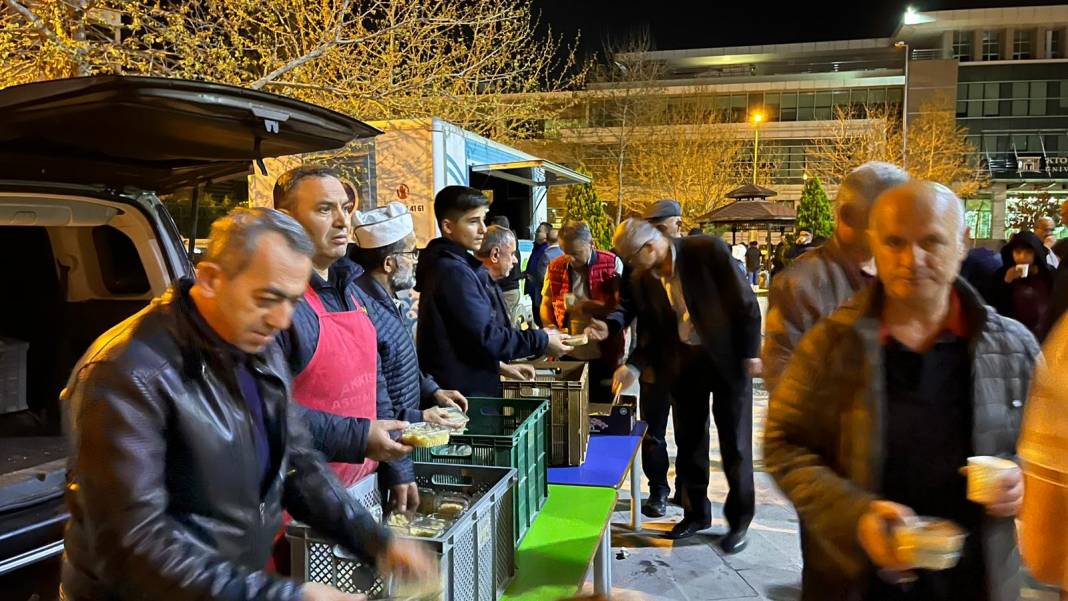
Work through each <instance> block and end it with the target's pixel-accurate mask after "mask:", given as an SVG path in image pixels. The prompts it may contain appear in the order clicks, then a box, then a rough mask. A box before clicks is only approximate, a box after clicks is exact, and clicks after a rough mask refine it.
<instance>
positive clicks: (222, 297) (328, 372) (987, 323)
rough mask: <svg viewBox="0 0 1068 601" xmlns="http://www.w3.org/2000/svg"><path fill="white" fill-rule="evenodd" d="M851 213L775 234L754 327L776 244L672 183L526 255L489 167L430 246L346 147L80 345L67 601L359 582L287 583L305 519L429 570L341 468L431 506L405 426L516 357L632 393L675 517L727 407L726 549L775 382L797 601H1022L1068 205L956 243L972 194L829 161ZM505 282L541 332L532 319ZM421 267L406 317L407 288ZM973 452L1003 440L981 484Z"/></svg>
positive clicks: (1053, 558)
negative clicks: (765, 252)
mask: <svg viewBox="0 0 1068 601" xmlns="http://www.w3.org/2000/svg"><path fill="white" fill-rule="evenodd" d="M835 206H836V217H837V218H836V226H835V231H834V235H833V236H832V237H831V239H830V240H827V241H825V242H824V243H822V244H814V243H813V241H812V239H811V235H810V234H809V233H808V232H801V233H800V235H799V236H798V238H797V243H796V244H795V246H794V249H793V250H792V251H785V250H784V251H783V252H782V253H781V257H780V258H781V259H783V262H782V264H781V265H780V267H779V268H778V269H777V271H776V273H775V274H774V276H773V278H772V280H771V287H770V292H769V297H768V312H767V321H766V333H765V334H764V335H763V336H762V327H761V326H762V320H761V311H760V307H759V305H758V302H757V297H756V294H755V293H754V286H753V284H755V283H756V277H757V274H758V272H759V271H760V269H761V257H760V250H759V248H758V247H756V246H751V247H749V248H747V249H745V250H744V252H742V253H741V256H739V254H738V253H736V252H733V251H732V249H731V248H730V247H729V246H728V245H727V244H726V243H724V242H723V241H722V240H720V239H719V238H717V237H713V236H706V235H702V234H700V233H697V232H691V235H688V236H683V235H682V225H683V218H682V211H681V207H680V206H679V203H677V202H675V201H673V200H661V201H658V202H656V203H654V204H652V205H651V206H650V208H649V210H648V211H647V212H646V213H645V214H644V215H642V216H634V217H631V218H628V219H626V220H625V221H624V222H623V223H621V224H619V225H618V227H617V229H616V231H615V234H614V237H613V241H612V248H611V249H602V248H597V244H596V243H595V241H594V236H593V234H592V232H591V230H590V227H589V226H588V225H587V224H585V223H582V222H568V223H566V224H564V225H563V227H562V228H559V229H557V228H555V227H553V226H552V225H550V224H548V223H542V224H540V225H539V226H538V228H537V230H536V232H535V235H534V247H533V250H532V252H531V253H530V255H529V257H528V261H527V265H526V267H525V268H521V267H520V262H521V261H520V254H519V250H518V240H517V237H516V234H515V233H514V232H513V231H512V230H511V229H509V224H508V223H507V221H506V220H501V219H499V217H498V216H494V217H489V218H488V214H489V212H490V200H489V199H488V198H487V197H486V196H485V195H484V194H482V193H481V192H480V191H478V190H476V189H473V188H469V187H464V186H449V187H446V188H444V189H442V190H441V191H440V192H438V194H437V195H436V196H435V198H434V214H435V216H436V219H437V226H438V229H439V231H440V237H438V238H436V239H434V240H432V241H431V242H430V243H429V244H428V245H427V246H426V248H423V249H419V248H417V245H416V238H415V234H414V224H413V220H412V216H411V214H409V212H408V209H407V208H406V207H405V206H404V205H402V204H400V203H390V204H389V205H387V206H384V207H380V208H377V209H374V210H371V211H359V210H356V209H355V195H354V193H353V191H352V189H351V187H349V186H347V185H345V184H344V183H343V182H342V181H341V180H340V179H339V178H338V176H337V175H336V174H335V173H334V172H332V171H330V170H329V169H325V168H321V167H316V166H304V167H299V168H296V169H294V170H292V171H289V172H287V173H285V174H284V175H282V176H281V177H280V178H279V179H278V181H277V183H276V185H275V189H274V208H273V209H264V208H260V209H238V210H235V211H234V212H233V213H231V214H230V215H228V216H226V217H224V218H222V219H220V220H218V221H216V222H215V223H214V224H213V226H212V231H211V238H210V242H209V244H208V246H207V249H206V251H205V254H204V257H203V260H202V261H201V262H200V264H199V266H198V268H197V271H196V275H195V277H194V278H192V279H189V280H181V281H179V282H177V283H176V284H175V285H174V286H173V287H172V288H171V289H170V290H169V291H168V292H167V293H166V294H165V295H164V296H162V297H160V298H158V299H156V300H154V301H153V302H152V303H151V304H150V305H149V306H148V307H146V308H145V309H144V310H142V311H140V312H139V313H137V314H135V315H134V316H132V317H130V318H129V319H127V320H125V321H124V322H122V323H120V324H118V325H116V326H115V327H114V328H113V329H112V330H111V331H109V332H108V333H106V334H105V335H104V336H102V337H101V338H100V339H99V340H97V342H96V343H95V344H94V345H93V346H92V347H91V348H90V349H89V350H88V352H87V353H86V354H85V355H84V356H83V358H82V359H81V361H80V362H79V363H78V365H77V366H76V367H75V369H74V372H73V374H72V376H71V379H70V382H69V385H68V387H67V389H66V390H65V392H64V400H65V405H66V408H67V411H68V415H69V424H70V426H71V440H72V449H73V453H72V457H71V461H70V470H69V480H70V481H69V486H68V488H67V498H68V504H69V506H70V508H71V520H70V525H69V527H68V530H67V533H66V541H65V544H66V553H65V554H64V559H63V562H64V565H63V576H62V595H63V597H64V599H69V600H71V601H90V600H94V601H95V600H98V599H119V598H146V597H160V598H174V599H202V598H220V599H271V600H278V601H289V600H293V601H296V600H304V601H326V600H330V601H333V600H339V601H340V600H343V599H351V597H349V596H346V595H344V594H343V593H340V592H339V591H337V590H335V589H333V588H331V587H328V586H325V585H318V584H304V585H300V584H298V583H297V582H296V581H295V580H293V579H290V578H289V577H288V575H289V572H290V566H289V565H288V563H289V562H288V559H287V558H288V556H289V552H288V549H287V548H286V542H285V538H284V537H283V536H281V526H282V524H283V521H284V520H286V519H289V517H288V516H289V515H292V517H293V518H296V519H299V520H301V521H303V522H306V523H308V524H310V525H311V526H313V527H314V528H315V529H316V530H317V531H319V532H320V533H322V534H324V535H326V536H328V537H330V538H331V539H332V540H334V541H336V543H337V544H338V545H340V547H342V548H344V549H345V550H346V551H348V552H350V553H353V554H355V555H356V556H358V557H360V558H362V559H363V560H364V561H366V562H370V563H373V564H375V565H376V566H377V567H378V569H379V570H380V571H381V572H382V573H383V574H388V573H394V574H396V575H398V576H399V577H401V578H413V579H426V580H431V579H433V578H434V577H435V573H436V569H437V568H436V567H435V565H434V561H433V559H432V557H431V554H430V553H429V552H428V551H427V549H426V548H424V547H422V546H420V545H417V544H414V543H411V542H408V541H406V540H404V539H400V538H397V537H395V536H393V535H392V534H391V532H390V531H389V530H388V529H386V528H383V527H382V526H381V525H379V524H377V523H375V521H374V520H373V519H372V518H371V517H370V515H369V514H368V513H367V511H366V510H365V509H364V508H363V507H362V506H361V505H360V504H359V503H357V502H356V501H355V500H353V499H351V498H349V497H348V496H347V495H346V494H345V491H344V488H345V487H347V486H350V485H352V484H354V483H355V482H357V481H358V480H360V479H361V478H363V477H364V476H366V475H367V474H370V473H372V472H374V473H377V474H378V481H379V485H380V488H381V490H382V493H383V497H384V499H385V502H386V503H387V504H388V505H389V507H390V508H392V509H394V510H400V511H405V510H411V509H414V508H415V507H418V506H419V504H420V499H419V487H418V486H417V484H416V482H415V476H414V470H413V466H412V463H411V460H410V457H409V453H410V452H411V451H412V449H411V448H410V447H408V446H406V445H403V444H401V443H399V442H397V440H396V433H397V432H398V431H399V430H401V429H403V428H405V427H406V426H408V425H409V424H410V423H413V422H430V423H440V424H446V423H448V422H449V415H450V413H449V411H448V409H450V408H459V409H460V410H466V409H467V398H468V397H470V396H490V397H499V396H501V393H502V384H501V378H502V377H506V378H513V379H528V380H529V379H533V377H534V371H533V368H531V367H530V366H529V365H527V364H523V363H515V362H516V361H517V360H522V359H527V358H532V357H541V356H550V357H556V358H562V359H571V360H577V361H586V362H588V363H589V366H590V371H589V374H590V378H589V381H590V388H591V390H590V395H591V400H594V401H601V402H610V401H611V399H612V397H613V396H614V395H615V394H618V393H620V392H621V391H624V390H628V389H631V388H632V387H635V386H636V387H638V388H639V389H640V396H639V402H640V413H641V417H642V419H643V420H644V421H646V422H647V423H648V433H647V435H646V437H645V439H644V441H643V443H642V449H641V453H642V465H643V467H644V470H645V473H646V476H647V477H648V480H649V496H648V498H647V499H645V501H644V502H643V503H642V512H643V513H644V514H646V515H648V516H651V517H662V516H664V515H665V513H666V507H667V504H668V503H669V501H673V502H675V503H677V504H678V505H680V506H681V507H682V509H683V517H682V519H681V520H680V521H679V522H678V523H676V524H675V525H674V526H673V528H672V529H671V530H670V531H669V532H668V533H666V535H665V536H666V537H667V538H669V539H675V540H677V539H683V538H687V537H690V536H693V535H694V534H696V533H698V532H701V531H704V530H707V529H708V528H709V527H710V526H711V523H712V503H711V500H710V499H709V496H708V484H709V467H710V466H709V450H710V433H711V432H710V429H711V428H710V422H711V421H714V422H715V425H716V432H717V435H718V437H719V445H718V446H719V449H720V454H721V459H722V467H723V471H724V473H725V475H726V480H727V483H728V485H729V492H728V495H727V498H726V499H725V501H724V505H723V506H724V509H723V512H724V516H725V518H726V521H727V523H728V526H729V530H728V532H727V533H726V534H725V535H724V536H723V537H722V538H721V539H720V540H719V546H720V547H721V549H722V550H723V551H724V552H725V553H737V552H739V551H741V550H742V549H744V548H745V547H746V545H747V543H748V540H749V539H748V529H749V526H750V523H751V521H752V520H753V517H754V514H755V487H754V480H753V440H752V432H753V379H754V378H755V377H762V378H763V381H764V385H765V387H766V388H767V390H768V391H769V393H770V404H769V411H768V421H767V426H766V432H765V441H764V446H765V464H766V466H767V469H768V470H769V471H770V472H771V474H772V475H773V476H774V478H775V480H776V482H777V483H778V485H779V486H780V488H781V489H782V490H783V492H784V493H785V494H786V496H787V497H788V498H789V499H790V501H791V502H792V503H793V504H794V505H795V507H796V508H797V512H798V515H799V518H800V523H801V533H802V550H803V555H804V572H803V597H804V599H858V600H859V599H864V600H882V599H922V600H939V599H962V600H969V601H971V600H984V601H1001V600H1006V601H1008V600H1010V599H1017V598H1018V597H1019V591H1020V577H1021V561H1020V549H1023V551H1024V559H1025V560H1026V562H1027V564H1028V566H1029V567H1030V568H1031V570H1032V573H1033V574H1034V575H1035V576H1037V577H1039V578H1042V579H1043V580H1045V581H1047V582H1050V583H1053V584H1054V585H1056V586H1059V587H1061V588H1068V585H1066V572H1068V547H1066V546H1065V541H1066V540H1068V536H1066V535H1068V532H1065V530H1064V524H1065V523H1068V522H1066V520H1065V518H1068V496H1066V495H1065V493H1064V491H1065V487H1066V484H1065V483H1066V480H1065V479H1066V478H1068V476H1066V474H1068V465H1066V463H1065V456H1066V455H1065V453H1064V451H1065V449H1066V448H1068V446H1066V445H1068V423H1066V421H1065V418H1064V415H1065V413H1064V411H1063V409H1062V407H1061V405H1060V403H1061V402H1063V401H1064V400H1065V399H1064V396H1065V393H1064V390H1065V387H1064V386H1059V385H1058V384H1060V382H1061V380H1063V378H1064V376H1063V373H1064V371H1063V369H1062V366H1063V363H1062V362H1061V360H1062V358H1063V357H1064V356H1065V354H1068V325H1065V324H1063V323H1059V322H1058V320H1059V317H1060V315H1061V313H1063V311H1064V308H1065V307H1066V306H1068V299H1065V298H1064V297H1065V296H1066V295H1068V262H1063V261H1058V260H1057V259H1058V257H1057V255H1056V253H1055V252H1054V251H1053V250H1051V249H1055V248H1056V244H1054V243H1053V242H1048V241H1046V240H1045V237H1046V236H1048V234H1049V233H1051V231H1052V223H1046V222H1044V221H1043V222H1039V223H1036V224H1035V231H1034V232H1030V231H1025V232H1020V233H1018V234H1016V235H1014V236H1013V237H1012V239H1011V240H1010V241H1009V242H1008V243H1007V244H1006V245H1005V246H1004V248H1002V249H1001V252H1000V253H993V252H986V253H982V252H977V249H973V250H972V251H968V250H967V245H966V238H967V235H968V233H967V228H966V227H965V221H964V213H963V204H962V202H961V201H960V199H958V198H957V197H956V196H955V195H954V194H953V192H952V191H950V190H949V189H948V188H946V187H944V186H942V185H939V184H937V183H932V182H924V181H917V180H913V179H911V178H910V177H909V176H908V175H907V174H906V173H905V172H904V171H902V170H901V169H899V168H898V167H896V166H893V165H889V164H885V163H868V164H865V165H862V166H861V167H859V168H857V169H856V170H854V171H852V172H851V173H849V174H847V175H846V176H845V177H844V178H842V180H841V183H840V186H839V188H838V193H837V198H836V202H835ZM1065 212H1066V213H1068V203H1066V205H1065ZM754 251H755V252H754ZM791 252H792V253H793V254H792V255H791V254H790V253H791ZM1061 265H1063V266H1061ZM519 282H525V291H526V294H527V296H529V297H530V300H531V302H532V307H533V317H534V322H535V324H536V326H537V327H530V328H526V329H524V328H520V327H517V326H516V321H517V319H516V317H517V306H518V304H519V301H520V294H521V291H520V286H519ZM410 289H414V290H416V291H418V293H419V311H418V329H417V334H416V336H415V337H414V339H413V337H412V335H411V333H410V331H409V329H408V328H407V327H406V326H405V318H404V315H402V314H401V312H400V310H399V309H398V308H397V300H398V296H399V295H400V294H402V293H404V292H405V291H407V290H410ZM583 337H584V342H585V343H583V344H579V343H576V342H575V340H576V339H583ZM1043 339H1045V341H1046V344H1047V347H1046V351H1045V355H1044V356H1045V359H1044V360H1043V354H1042V353H1041V352H1040V350H1039V342H1040V341H1041V340H1043ZM1029 394H1030V395H1031V400H1030V401H1028V395H1029ZM710 399H711V402H710ZM672 416H673V417H672ZM669 417H672V419H673V424H674V434H675V439H676V443H677V448H678V455H677V459H676V478H675V481H674V482H669V481H668V473H669V467H670V466H669V457H668V452H667V444H666V440H665V438H666V435H667V424H668V419H669ZM976 457H999V458H1006V459H1010V460H1012V461H1013V462H1014V463H1012V465H1013V469H1006V470H1004V471H1003V472H1001V473H1000V474H999V476H998V478H997V480H996V482H995V483H994V485H993V488H992V491H993V492H992V493H991V494H989V495H987V496H986V497H985V498H984V499H983V500H982V501H981V502H977V501H974V500H971V495H970V494H969V478H973V477H975V476H974V473H972V470H973V469H975V468H971V467H968V466H969V464H970V461H971V460H972V459H974V458H976ZM222 458H226V459H225V460H222ZM327 461H329V462H330V463H329V464H327V463H326V462H327ZM1021 466H1022V467H1021ZM672 488H674V492H675V495H674V497H672V494H671V493H672ZM1024 490H1026V491H1027V494H1024ZM283 510H284V511H285V512H288V513H287V514H285V515H283ZM1021 512H1022V513H1021ZM917 516H925V517H929V518H940V519H944V520H951V521H952V522H953V523H954V524H955V525H956V527H959V528H960V529H962V530H963V531H964V532H965V533H966V534H967V537H966V539H965V542H964V543H963V547H962V549H961V550H960V558H959V561H958V562H957V563H956V564H955V567H952V568H951V569H945V570H926V569H918V567H917V566H916V565H915V564H913V563H910V558H909V557H908V556H906V555H903V553H902V549H901V547H900V545H898V544H897V543H896V542H895V541H896V538H895V536H896V534H895V533H896V532H897V531H898V529H900V528H902V527H904V526H906V525H909V524H912V523H914V522H915V520H916V518H917ZM1018 517H1019V518H1021V524H1022V527H1021V530H1020V532H1021V534H1022V535H1023V536H1022V539H1020V540H1021V542H1020V544H1018V543H1017V541H1018V538H1017V524H1016V518H1018ZM1063 598H1068V596H1063Z"/></svg>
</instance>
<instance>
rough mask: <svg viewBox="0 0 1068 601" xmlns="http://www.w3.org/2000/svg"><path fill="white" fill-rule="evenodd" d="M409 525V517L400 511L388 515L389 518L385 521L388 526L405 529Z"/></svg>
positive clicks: (410, 520)
mask: <svg viewBox="0 0 1068 601" xmlns="http://www.w3.org/2000/svg"><path fill="white" fill-rule="evenodd" d="M411 523H412V518H411V516H409V515H408V514H407V513H404V512H401V511H396V512H393V513H391V514H389V518H387V519H386V524H387V525H389V526H403V527H405V528H407V527H408V526H409V525H410V524H411Z"/></svg>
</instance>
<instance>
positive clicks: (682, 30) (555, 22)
mask: <svg viewBox="0 0 1068 601" xmlns="http://www.w3.org/2000/svg"><path fill="white" fill-rule="evenodd" d="M1062 3H1063V2H1027V1H1019V0H994V1H984V0H971V1H961V0H943V1H938V0H914V1H912V2H908V1H906V0H851V1H845V2H843V1H837V0H836V1H828V2H811V1H808V2H804V1H802V2H792V3H790V4H789V5H788V6H776V5H779V4H780V3H779V2H775V3H772V2H768V1H767V0H763V1H762V0H755V1H752V0H750V1H746V0H700V1H689V2H682V1H679V0H644V1H634V0H533V4H534V8H535V10H539V11H541V20H542V22H543V24H548V25H550V26H551V27H552V29H553V31H554V32H557V33H561V34H564V35H565V37H566V38H567V39H574V36H575V35H576V33H579V32H581V35H582V40H581V45H580V49H581V51H582V52H583V53H584V54H585V55H587V56H592V55H593V54H595V53H599V52H600V51H601V49H602V48H603V47H604V41H605V40H606V39H609V38H613V39H618V38H620V37H626V36H628V35H629V34H630V33H631V32H634V31H637V30H641V29H643V28H648V30H649V32H650V33H651V34H652V38H653V42H654V48H655V49H658V50H674V49H679V48H709V47H718V46H741V45H749V44H772V43H788V42H817V41H822V40H842V39H853V38H867V37H888V36H890V35H891V34H892V33H893V32H894V30H895V29H896V28H897V25H898V23H899V22H900V20H901V15H902V14H903V13H904V12H905V7H906V6H910V5H911V6H913V7H914V8H915V9H916V10H919V11H924V10H951V9H961V8H988V7H1009V6H1036V5H1042V4H1062Z"/></svg>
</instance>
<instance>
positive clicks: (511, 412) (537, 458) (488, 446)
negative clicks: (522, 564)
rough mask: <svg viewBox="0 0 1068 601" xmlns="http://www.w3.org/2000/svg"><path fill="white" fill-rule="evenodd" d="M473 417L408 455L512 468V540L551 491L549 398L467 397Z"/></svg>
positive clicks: (526, 526) (524, 529)
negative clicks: (442, 441)
mask: <svg viewBox="0 0 1068 601" xmlns="http://www.w3.org/2000/svg"><path fill="white" fill-rule="evenodd" d="M467 402H468V405H469V407H468V416H469V417H470V418H471V421H470V422H468V424H467V431H466V432H465V433H463V434H453V435H452V437H451V438H450V440H449V444H447V445H445V446H442V447H435V448H433V449H415V451H413V452H412V459H413V460H415V461H429V462H432V463H443V464H451V465H492V466H497V467H511V468H515V469H516V471H517V472H518V476H519V482H518V484H517V485H516V494H515V495H514V496H513V500H512V503H513V516H514V518H515V519H514V524H515V527H514V534H515V543H516V545H517V546H518V545H519V541H520V540H522V538H523V536H524V535H525V534H526V533H527V530H528V529H529V528H530V525H531V524H532V523H533V522H534V518H535V517H537V515H538V511H540V510H541V508H542V506H543V505H545V500H546V499H547V498H548V496H549V482H548V478H549V472H548V467H549V466H548V459H549V456H548V418H549V403H548V401H544V400H541V399H492V398H480V397H472V398H468V399H467Z"/></svg>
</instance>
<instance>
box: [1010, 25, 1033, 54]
mask: <svg viewBox="0 0 1068 601" xmlns="http://www.w3.org/2000/svg"><path fill="white" fill-rule="evenodd" d="M1012 58H1013V60H1027V59H1029V58H1031V32H1030V31H1027V30H1022V31H1020V30H1017V31H1014V32H1013V33H1012Z"/></svg>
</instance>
